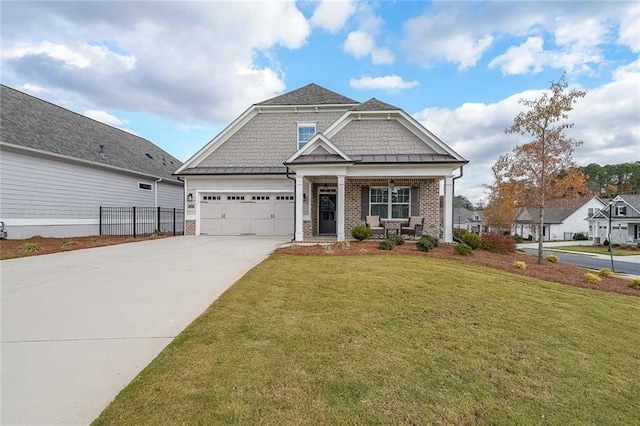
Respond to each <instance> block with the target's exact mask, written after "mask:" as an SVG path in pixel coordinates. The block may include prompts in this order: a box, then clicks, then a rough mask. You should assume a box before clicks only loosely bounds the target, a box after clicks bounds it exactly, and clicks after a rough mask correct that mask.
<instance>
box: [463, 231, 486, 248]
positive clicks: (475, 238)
mask: <svg viewBox="0 0 640 426" xmlns="http://www.w3.org/2000/svg"><path fill="white" fill-rule="evenodd" d="M462 242H463V243H465V244H466V245H468V246H469V247H471V249H472V250H477V249H479V248H480V247H481V246H482V237H481V236H480V235H478V234H471V233H468V234H464V235H463V236H462Z"/></svg>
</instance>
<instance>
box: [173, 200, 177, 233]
mask: <svg viewBox="0 0 640 426" xmlns="http://www.w3.org/2000/svg"><path fill="white" fill-rule="evenodd" d="M173 236H174V237H175V236H176V208H175V207H174V208H173Z"/></svg>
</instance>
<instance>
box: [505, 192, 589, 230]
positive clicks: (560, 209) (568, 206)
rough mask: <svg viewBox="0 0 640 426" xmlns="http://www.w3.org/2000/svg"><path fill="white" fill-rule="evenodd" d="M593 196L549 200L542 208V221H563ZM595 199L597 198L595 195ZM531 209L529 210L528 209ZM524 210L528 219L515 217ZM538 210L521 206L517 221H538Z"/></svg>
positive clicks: (546, 222) (555, 222) (547, 222)
mask: <svg viewBox="0 0 640 426" xmlns="http://www.w3.org/2000/svg"><path fill="white" fill-rule="evenodd" d="M593 198H594V197H589V196H583V197H578V198H575V199H573V200H568V199H561V200H558V201H555V202H553V201H552V202H550V203H549V204H548V205H547V207H546V208H545V209H544V223H545V225H548V224H559V223H562V222H564V220H565V219H566V218H568V217H569V216H571V215H572V214H573V213H575V211H576V210H578V209H579V208H581V207H582V206H584V205H585V204H586V203H587V202H589V201H590V200H592V199H593ZM596 199H598V198H597V197H596ZM598 200H599V199H598ZM530 209H531V210H530ZM524 212H526V214H527V215H529V219H527V218H523V219H517V217H518V216H520V213H524ZM538 218H539V217H538V210H537V208H535V207H531V206H529V207H523V208H522V209H521V210H520V212H519V213H518V215H517V216H516V222H517V223H538Z"/></svg>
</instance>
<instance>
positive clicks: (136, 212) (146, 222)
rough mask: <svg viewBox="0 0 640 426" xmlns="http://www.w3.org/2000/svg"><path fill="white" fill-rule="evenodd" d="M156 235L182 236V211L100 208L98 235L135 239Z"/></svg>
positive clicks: (146, 208) (156, 208) (147, 208)
mask: <svg viewBox="0 0 640 426" xmlns="http://www.w3.org/2000/svg"><path fill="white" fill-rule="evenodd" d="M156 233H162V234H171V235H184V210H183V209H172V208H165V207H103V206H100V235H117V236H132V237H137V236H141V235H151V234H156Z"/></svg>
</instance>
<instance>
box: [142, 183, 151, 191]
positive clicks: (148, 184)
mask: <svg viewBox="0 0 640 426" xmlns="http://www.w3.org/2000/svg"><path fill="white" fill-rule="evenodd" d="M143 185H144V186H148V188H143V187H142V186H143ZM138 189H139V190H141V191H153V184H152V183H146V182H138Z"/></svg>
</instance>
